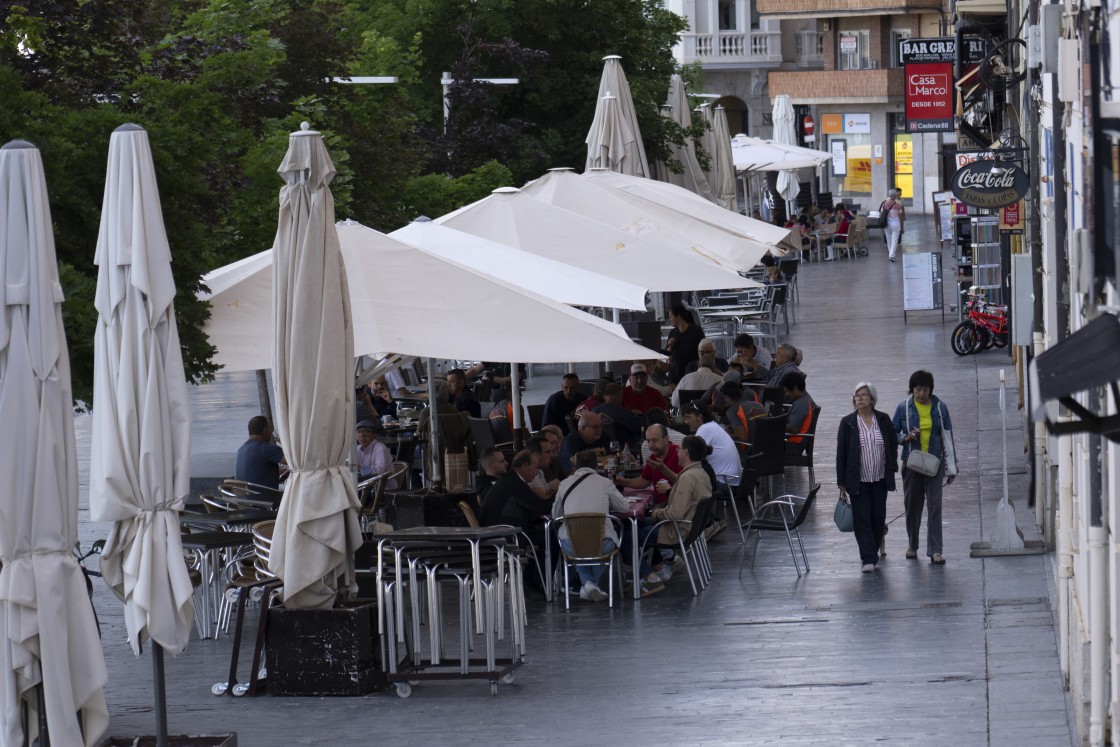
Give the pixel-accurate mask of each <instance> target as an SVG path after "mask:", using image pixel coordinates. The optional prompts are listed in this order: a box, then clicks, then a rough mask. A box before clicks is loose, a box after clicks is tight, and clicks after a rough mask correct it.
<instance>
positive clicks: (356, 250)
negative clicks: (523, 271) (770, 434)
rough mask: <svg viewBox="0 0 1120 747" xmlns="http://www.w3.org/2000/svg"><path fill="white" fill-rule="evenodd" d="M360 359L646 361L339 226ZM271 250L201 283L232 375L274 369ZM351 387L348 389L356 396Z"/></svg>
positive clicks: (513, 295) (623, 341) (435, 260)
mask: <svg viewBox="0 0 1120 747" xmlns="http://www.w3.org/2000/svg"><path fill="white" fill-rule="evenodd" d="M336 230H337V233H338V238H339V241H340V242H341V245H342V254H343V259H344V261H345V263H346V272H347V276H348V279H349V293H350V306H351V310H352V314H353V327H354V329H353V337H354V348H355V353H356V354H357V355H372V354H376V353H388V352H395V353H400V354H403V355H412V356H417V357H427V358H462V359H471V360H488V361H504V360H515V359H516V360H518V361H519V362H522V363H556V362H558V361H576V362H578V361H603V360H625V359H628V358H630V359H633V358H636V359H650V358H656V357H658V354H657V353H655V352H654V351H652V350H649V349H647V348H643V347H642V346H640V345H636V344H635V343H633V342H631V341H630V337H629V336H628V335H627V334H626V332H625V331H624V330H623V329H622V328H621V327H620V326H618V325H617V324H612V323H610V322H607V321H604V320H602V319H599V318H598V317H594V316H592V315H590V314H586V313H584V312H582V311H578V310H576V309H573V308H572V307H570V306H565V305H563V304H560V303H557V302H556V301H552V300H550V299H547V298H541V297H539V296H535V295H533V294H532V293H530V292H529V291H526V290H525V289H523V288H520V287H518V286H516V285H513V284H512V283H509V282H507V281H504V280H500V279H497V278H493V277H489V276H487V275H486V274H485V273H484V272H482V271H481V270H477V269H473V268H470V267H467V266H465V265H460V264H457V263H454V262H448V261H447V260H445V259H442V258H440V257H437V256H434V255H432V254H427V253H425V252H422V251H419V250H417V248H416V247H414V246H410V245H408V244H404V243H402V242H400V241H397V240H396V239H393V238H390V237H389V236H386V235H385V234H383V233H380V232H379V231H375V230H373V229H372V228H366V227H365V226H363V225H361V224H359V223H354V222H352V221H345V222H343V223H340V224H338V226H337V229H336ZM272 253H273V252H272V250H269V251H266V252H261V253H260V254H257V255H254V256H252V257H249V258H247V259H244V260H241V261H239V262H236V263H234V264H233V265H229V266H227V267H224V268H220V269H218V270H215V271H213V272H211V273H210V274H208V275H206V276H205V277H204V278H203V282H205V283H206V284H207V285H208V286H209V287H210V289H211V292H212V295H211V296H210V297H209V300H210V303H211V304H212V306H213V308H212V309H211V316H210V319H209V320H208V321H207V322H206V327H205V329H206V333H207V335H208V336H209V338H210V343H211V344H212V345H214V346H215V347H216V348H217V349H218V350H217V353H216V354H215V357H214V360H215V362H217V363H221V364H222V365H223V366H224V367H225V369H226V370H231V371H248V370H253V369H258V368H263V367H267V366H268V365H270V362H269V360H270V356H271V348H272V344H271V340H270V338H269V336H268V330H270V329H271V328H272V323H273V322H272V308H271V305H270V298H271V296H270V295H269V294H270V292H271V287H272V259H271V258H272ZM352 387H353V381H352V380H351V388H352Z"/></svg>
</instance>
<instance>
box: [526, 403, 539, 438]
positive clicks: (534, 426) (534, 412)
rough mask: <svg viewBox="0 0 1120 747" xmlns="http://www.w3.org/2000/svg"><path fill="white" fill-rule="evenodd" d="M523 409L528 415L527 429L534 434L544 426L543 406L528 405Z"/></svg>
mask: <svg viewBox="0 0 1120 747" xmlns="http://www.w3.org/2000/svg"><path fill="white" fill-rule="evenodd" d="M525 409H526V410H527V411H528V414H529V429H530V430H531V431H533V433H536V432H537V431H539V430H540V429H541V426H542V425H544V405H528V406H527V407H526V408H525Z"/></svg>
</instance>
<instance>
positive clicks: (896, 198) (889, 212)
mask: <svg viewBox="0 0 1120 747" xmlns="http://www.w3.org/2000/svg"><path fill="white" fill-rule="evenodd" d="M901 197H902V193H901V192H899V191H898V190H897V189H892V190H891V191H890V192H888V193H887V199H886V200H884V201H883V204H882V205H880V206H879V215H884V214H885V215H886V216H887V227H886V228H884V229H883V236H884V238H886V240H887V259H889V260H890V261H891V262H894V255H895V254H896V253H897V252H898V240H899V239H900V238H901V237H902V231H903V230H904V229H905V227H906V209H905V208H904V207H903V206H902V201H901V199H900V198H901Z"/></svg>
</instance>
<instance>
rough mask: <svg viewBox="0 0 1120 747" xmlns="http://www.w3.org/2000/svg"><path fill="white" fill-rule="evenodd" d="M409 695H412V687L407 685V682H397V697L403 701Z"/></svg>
mask: <svg viewBox="0 0 1120 747" xmlns="http://www.w3.org/2000/svg"><path fill="white" fill-rule="evenodd" d="M409 695H412V685H410V684H408V683H407V682H398V683H397V697H398V698H401V699H402V700H403V699H404V698H407V697H408V696H409Z"/></svg>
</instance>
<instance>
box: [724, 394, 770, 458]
mask: <svg viewBox="0 0 1120 747" xmlns="http://www.w3.org/2000/svg"><path fill="white" fill-rule="evenodd" d="M720 393H721V394H723V398H724V400H725V401H726V403H727V408H726V409H725V410H724V419H726V420H727V425H728V428H729V429H730V430H731V437H732V438H733V439H735V440H736V441H737V442H739V448H743V446H742V444H745V443H749V442H750V440H751V429H750V421H751V420H753V419H754V418H757V417H759V416H761V415H765V414H766V408H765V407H763V406H762V404H760V403H759V402H755V401H752V400H749V399H748V400H747V401H746V402H744V401H743V387H742V386H741V385H739V384H738V383H736V382H734V381H728V382H726V383H725V384H724V385H723V386H722V387H720Z"/></svg>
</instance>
